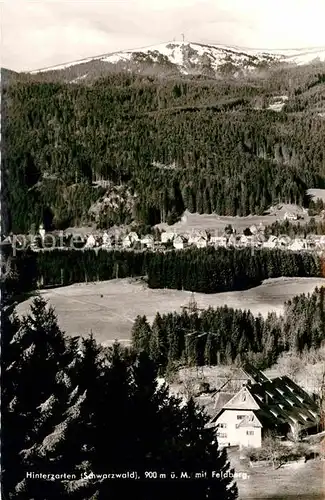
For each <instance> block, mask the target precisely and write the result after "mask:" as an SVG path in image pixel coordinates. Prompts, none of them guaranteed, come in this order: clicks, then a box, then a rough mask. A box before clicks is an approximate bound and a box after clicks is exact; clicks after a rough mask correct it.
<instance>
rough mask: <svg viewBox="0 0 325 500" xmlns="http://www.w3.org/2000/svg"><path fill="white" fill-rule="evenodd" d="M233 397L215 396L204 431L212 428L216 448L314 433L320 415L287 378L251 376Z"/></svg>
mask: <svg viewBox="0 0 325 500" xmlns="http://www.w3.org/2000/svg"><path fill="white" fill-rule="evenodd" d="M253 379H254V380H253V382H252V379H251V378H248V379H247V382H246V383H245V384H244V386H243V387H241V388H240V389H239V391H238V392H237V393H236V394H233V393H231V392H224V391H223V392H221V391H220V392H218V394H217V397H216V400H215V414H214V416H213V417H212V418H211V420H210V422H209V424H208V425H207V426H208V427H216V429H217V437H218V442H219V444H220V446H239V447H240V448H242V447H255V448H260V447H261V446H262V441H263V437H264V436H265V435H266V434H267V433H269V432H270V431H271V432H274V433H275V434H276V435H278V436H279V437H281V436H283V437H287V436H288V435H289V434H290V433H291V434H292V435H293V434H295V433H296V432H297V429H299V433H300V435H304V434H311V433H315V432H317V431H318V425H319V421H320V412H319V408H318V406H317V404H316V403H315V402H314V400H313V399H312V398H311V397H310V396H309V395H308V394H307V393H306V392H305V391H304V390H303V389H301V388H300V387H299V386H298V385H297V384H295V383H294V382H293V381H292V380H291V379H290V378H289V377H287V376H282V377H277V378H275V379H272V380H271V379H269V378H267V377H266V376H265V375H264V373H263V372H258V371H257V370H256V373H255V374H254V375H253Z"/></svg>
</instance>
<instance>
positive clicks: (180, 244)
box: [173, 234, 186, 250]
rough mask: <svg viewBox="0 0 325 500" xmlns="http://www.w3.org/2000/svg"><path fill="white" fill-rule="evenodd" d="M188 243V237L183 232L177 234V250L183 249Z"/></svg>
mask: <svg viewBox="0 0 325 500" xmlns="http://www.w3.org/2000/svg"><path fill="white" fill-rule="evenodd" d="M185 244H186V239H185V238H184V236H182V235H181V234H179V235H177V236H176V238H174V240H173V246H174V248H175V249H176V250H183V248H184V247H185Z"/></svg>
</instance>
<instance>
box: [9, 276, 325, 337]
mask: <svg viewBox="0 0 325 500" xmlns="http://www.w3.org/2000/svg"><path fill="white" fill-rule="evenodd" d="M321 286H325V279H322V278H277V279H268V280H265V281H264V282H263V283H262V284H261V285H260V286H257V287H255V288H251V289H249V290H244V291H235V292H223V293H215V294H201V293H196V294H195V299H196V301H197V304H198V307H200V308H207V307H209V306H211V307H218V306H224V305H228V306H229V307H233V308H238V309H250V310H251V311H252V313H253V314H255V315H257V314H259V313H260V314H262V315H263V316H266V315H267V314H268V313H269V312H271V311H274V312H276V313H278V314H280V313H281V312H282V311H283V305H284V302H285V301H287V300H289V299H291V298H292V297H294V296H295V295H299V294H301V293H309V292H312V291H313V290H314V289H315V288H316V287H321ZM40 294H41V295H42V296H43V297H44V299H46V300H48V301H49V303H50V304H51V305H52V306H53V307H54V309H55V311H56V314H57V316H58V320H59V325H60V327H61V328H62V329H63V330H64V331H66V333H67V334H69V335H87V334H88V333H90V332H91V331H92V332H93V334H94V336H95V337H96V339H97V340H98V341H99V342H102V343H103V344H109V343H111V342H112V341H114V339H118V340H120V341H122V342H127V341H129V339H130V334H131V328H132V324H133V321H134V319H135V318H136V316H137V315H138V314H140V315H146V316H147V318H148V320H149V321H152V320H153V318H154V316H155V315H156V313H157V312H160V313H162V314H163V313H168V312H172V311H180V310H181V307H182V306H184V305H187V304H188V302H189V300H190V298H191V292H186V291H181V290H169V289H163V290H162V289H149V288H148V287H147V286H146V284H145V283H144V282H143V281H141V280H136V279H129V278H125V279H116V280H111V281H102V282H96V283H88V284H86V283H78V284H74V285H70V286H66V287H60V288H52V289H49V290H41V291H40ZM31 301H32V298H31V297H30V298H28V299H27V300H25V301H24V302H21V303H20V304H19V305H18V306H17V312H18V314H26V313H27V312H28V310H29V306H30V303H31Z"/></svg>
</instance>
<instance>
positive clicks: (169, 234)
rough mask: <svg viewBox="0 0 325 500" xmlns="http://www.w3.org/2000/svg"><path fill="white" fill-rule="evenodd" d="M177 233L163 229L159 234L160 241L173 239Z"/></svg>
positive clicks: (166, 241) (165, 241)
mask: <svg viewBox="0 0 325 500" xmlns="http://www.w3.org/2000/svg"><path fill="white" fill-rule="evenodd" d="M176 236H177V234H176V233H174V232H172V231H164V232H162V233H161V235H160V241H161V243H168V242H169V241H173V239H174V238H176Z"/></svg>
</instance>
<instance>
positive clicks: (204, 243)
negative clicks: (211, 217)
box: [194, 236, 208, 248]
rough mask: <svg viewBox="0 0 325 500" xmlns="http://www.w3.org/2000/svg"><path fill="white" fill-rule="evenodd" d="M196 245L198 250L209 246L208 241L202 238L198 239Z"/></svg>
mask: <svg viewBox="0 0 325 500" xmlns="http://www.w3.org/2000/svg"><path fill="white" fill-rule="evenodd" d="M194 244H195V246H196V248H206V247H207V246H208V240H206V239H205V238H203V237H202V236H200V238H198V239H197V240H196V241H195V243H194Z"/></svg>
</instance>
